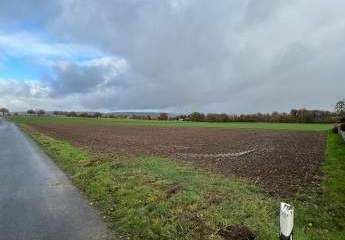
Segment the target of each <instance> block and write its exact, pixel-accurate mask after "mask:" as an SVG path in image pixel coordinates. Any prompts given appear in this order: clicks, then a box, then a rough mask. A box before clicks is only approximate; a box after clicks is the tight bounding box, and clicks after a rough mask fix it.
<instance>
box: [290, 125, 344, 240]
mask: <svg viewBox="0 0 345 240" xmlns="http://www.w3.org/2000/svg"><path fill="white" fill-rule="evenodd" d="M322 170H323V173H324V179H323V182H322V185H321V186H322V189H321V190H322V192H321V193H318V194H317V193H315V194H311V195H306V196H301V197H302V198H304V200H301V199H300V200H299V201H297V202H296V203H295V205H296V208H297V212H296V225H299V226H303V228H302V229H301V230H303V233H302V234H306V235H307V236H309V238H310V239H315V240H318V239H330V240H340V239H342V240H343V239H345V180H344V176H345V144H344V142H343V139H342V138H341V136H339V135H337V134H334V133H332V132H331V131H329V133H328V140H327V157H326V161H325V162H324V164H323V166H322ZM297 239H299V238H297Z"/></svg>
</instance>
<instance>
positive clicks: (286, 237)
mask: <svg viewBox="0 0 345 240" xmlns="http://www.w3.org/2000/svg"><path fill="white" fill-rule="evenodd" d="M293 212H294V209H293V207H292V206H291V205H289V204H287V203H280V240H292V235H293V218H294V216H293Z"/></svg>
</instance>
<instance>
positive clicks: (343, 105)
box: [335, 99, 345, 120]
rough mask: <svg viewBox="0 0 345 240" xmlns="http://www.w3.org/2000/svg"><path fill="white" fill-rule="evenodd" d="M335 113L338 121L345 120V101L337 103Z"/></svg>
mask: <svg viewBox="0 0 345 240" xmlns="http://www.w3.org/2000/svg"><path fill="white" fill-rule="evenodd" d="M335 112H336V113H337V117H338V120H342V119H344V118H345V99H343V100H340V101H339V102H337V104H336V105H335Z"/></svg>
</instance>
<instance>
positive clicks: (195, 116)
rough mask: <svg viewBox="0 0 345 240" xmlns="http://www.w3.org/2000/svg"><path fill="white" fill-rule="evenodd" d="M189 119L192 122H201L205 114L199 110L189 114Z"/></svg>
mask: <svg viewBox="0 0 345 240" xmlns="http://www.w3.org/2000/svg"><path fill="white" fill-rule="evenodd" d="M189 119H190V120H191V121H194V122H201V121H204V120H205V114H203V113H199V112H193V113H191V114H190V115H189Z"/></svg>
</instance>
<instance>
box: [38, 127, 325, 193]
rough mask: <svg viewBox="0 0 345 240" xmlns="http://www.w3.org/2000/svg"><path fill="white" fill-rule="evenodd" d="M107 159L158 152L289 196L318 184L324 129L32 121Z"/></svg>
mask: <svg viewBox="0 0 345 240" xmlns="http://www.w3.org/2000/svg"><path fill="white" fill-rule="evenodd" d="M33 127H35V128H36V129H37V130H39V131H41V132H43V133H46V134H48V135H51V136H53V137H57V138H59V139H64V140H67V141H69V142H70V143H72V144H74V145H76V146H78V147H81V148H84V149H87V150H89V151H91V152H94V153H96V154H97V155H98V156H101V157H102V158H107V159H115V158H120V157H131V156H136V155H154V156H162V157H169V158H171V159H175V160H177V161H183V162H191V163H193V164H195V166H197V167H201V168H203V169H207V170H211V171H215V172H217V173H222V174H224V175H225V176H237V177H240V178H243V179H247V180H250V181H253V182H255V183H256V184H258V185H260V186H262V187H263V189H264V190H265V191H266V192H268V193H271V194H278V195H290V194H294V193H296V192H298V191H299V190H303V191H306V189H312V188H313V187H317V186H318V185H319V183H320V178H321V171H320V164H321V162H322V161H323V160H324V158H325V147H326V133H323V132H293V131H273V130H242V129H241V130H239V129H210V128H159V127H140V126H95V125H79V126H78V125H74V124H70V125H60V124H57V125H53V124H50V125H34V126H33Z"/></svg>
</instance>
